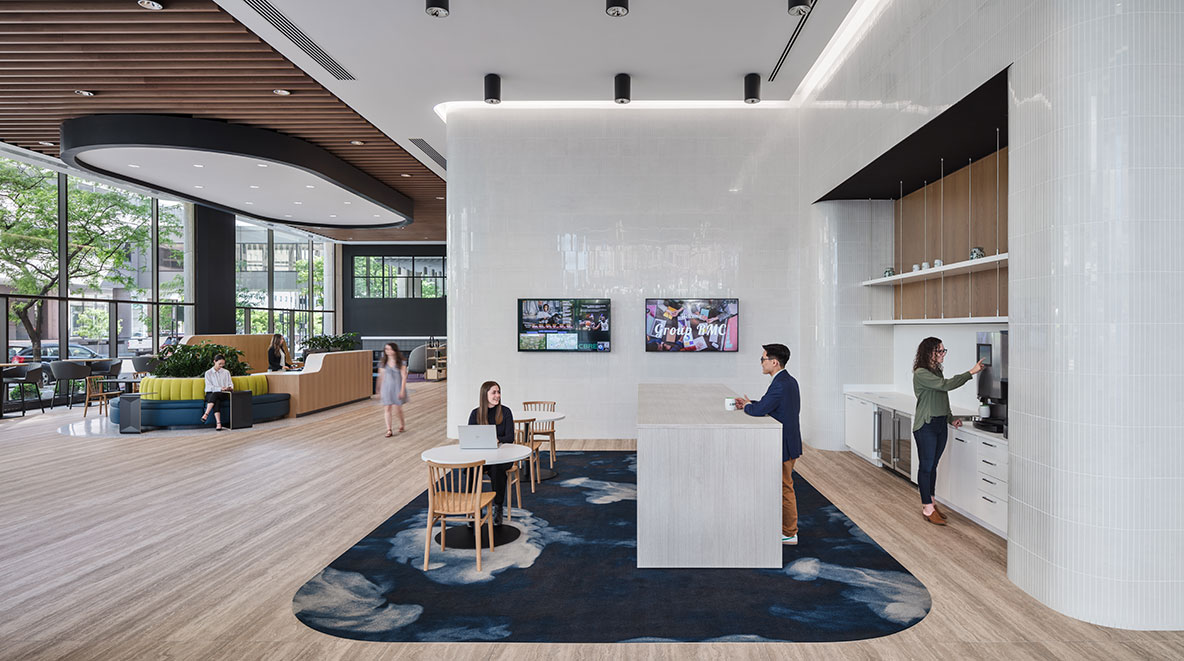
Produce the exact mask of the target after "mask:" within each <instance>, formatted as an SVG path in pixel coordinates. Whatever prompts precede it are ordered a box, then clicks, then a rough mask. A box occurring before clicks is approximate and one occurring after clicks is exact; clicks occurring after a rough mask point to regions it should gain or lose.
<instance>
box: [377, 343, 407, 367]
mask: <svg viewBox="0 0 1184 661" xmlns="http://www.w3.org/2000/svg"><path fill="white" fill-rule="evenodd" d="M387 347H390V349H391V351H394V352H395V369H403V354H402V353H400V352H399V345H397V344H395V343H394V342H387V343H386V346H384V347H383V348H382V360H380V361H379V364H380V365H382V366H383V367H386V364H387V362H388V361H389V360H390V359H389V358H388V357H387V355H386V350H387Z"/></svg>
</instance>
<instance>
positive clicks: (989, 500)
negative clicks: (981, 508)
mask: <svg viewBox="0 0 1184 661" xmlns="http://www.w3.org/2000/svg"><path fill="white" fill-rule="evenodd" d="M979 497H980V498H982V499H983V500H985V501H987V502H988V503H991V504H992V505H995V504H996V503H995V501H993V500H991V499H990V498H987V497H986V496H979Z"/></svg>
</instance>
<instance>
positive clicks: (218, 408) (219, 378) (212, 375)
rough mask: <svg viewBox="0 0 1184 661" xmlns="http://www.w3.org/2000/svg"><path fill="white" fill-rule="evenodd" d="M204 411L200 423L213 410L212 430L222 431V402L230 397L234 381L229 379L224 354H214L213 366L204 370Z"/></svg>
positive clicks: (203, 422)
mask: <svg viewBox="0 0 1184 661" xmlns="http://www.w3.org/2000/svg"><path fill="white" fill-rule="evenodd" d="M205 377H206V412H205V413H203V414H202V416H201V421H202V424H205V422H206V421H207V420H208V419H209V417H210V411H211V410H213V411H214V422H215V423H216V424H217V426H216V427H214V431H222V402H225V401H226V400H228V399H230V392H231V391H233V390H234V382H233V381H231V380H230V372H229V371H227V369H226V356H223V355H222V354H217V355H215V356H214V366H213V367H211V368H210V369H208V370H206V374H205Z"/></svg>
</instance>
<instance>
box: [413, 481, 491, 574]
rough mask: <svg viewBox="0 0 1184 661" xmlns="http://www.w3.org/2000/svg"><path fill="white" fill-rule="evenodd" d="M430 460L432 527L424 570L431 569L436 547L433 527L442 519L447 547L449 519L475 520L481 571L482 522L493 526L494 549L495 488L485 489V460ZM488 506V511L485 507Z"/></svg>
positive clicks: (441, 528) (474, 526)
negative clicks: (482, 510) (432, 549)
mask: <svg viewBox="0 0 1184 661" xmlns="http://www.w3.org/2000/svg"><path fill="white" fill-rule="evenodd" d="M427 463H428V528H427V533H426V536H425V537H424V541H423V570H424V571H427V570H428V554H429V553H430V552H431V548H432V528H433V527H435V525H436V521H437V520H439V521H440V550H441V551H443V550H444V548H445V547H444V536H445V533H446V532H447V529H446V526H445V522H446V521H449V520H452V521H472V522H473V524H474V525H473V533H474V534H475V535H476V536H477V571H481V524H482V523H488V526H489V550H490V551H492V550H493V508H492V507H490V505H491V504H492V503H493V497H494V494H493V492H492V491H482V490H481V474H482V472H484V471H483V467H484V466H485V461H484V460H481V461H475V462H472V463H469V464H437V463H436V462H434V461H429V462H427ZM482 508H485V514H484V515H482V514H481V509H482Z"/></svg>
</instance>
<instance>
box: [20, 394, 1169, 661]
mask: <svg viewBox="0 0 1184 661" xmlns="http://www.w3.org/2000/svg"><path fill="white" fill-rule="evenodd" d="M444 405H445V388H444V384H442V383H439V384H438V383H416V384H413V385H412V400H411V403H410V404H409V405H408V406H407V407H406V411H407V414H408V420H407V427H408V431H407V432H406V433H404V434H402V435H398V436H396V437H394V438H390V439H388V438H383V436H382V432H383V430H384V429H385V427H384V424H383V422H382V416H381V412H380V407H379V406H378V405H377V403H376V402H367V403H358V404H353V405H350V406H347V407H343V408H340V409H335V410H333V411H328V412H324V413H319V414H315V415H312V416H308V417H306V418H301V419H299V420H296V421H283V422H279V423H269V424H262V425H259V426H257V427H255V428H253V429H249V430H236V431H226V432H222V433H214V432H212V431H202V432H198V433H193V434H184V435H169V436H162V435H156V436H154V435H153V434H151V433H149V434H145V435H142V436H132V435H129V436H122V437H116V438H74V437H68V436H63V435H61V434H59V433H57V431H56V430H57V428H58V427H59V426H61V425H64V424H67V423H69V422H73V421H76V420H77V419H79V417H80V416H81V411H80V410H79V409H78V408H75V409H74V410H73V411H67V410H64V409H60V408H59V409H57V410H55V411H53V412H50V413H48V414H46V415H41V414H34V415H29V416H27V417H25V418H23V419H19V418H18V419H11V418H10V419H5V420H0V658H3V659H25V658H29V659H59V658H60V659H137V658H170V659H318V660H319V659H350V660H352V659H411V658H418V657H423V656H428V655H431V656H432V657H433V658H440V659H507V660H508V659H514V660H516V661H517V660H520V659H535V658H538V659H542V658H547V659H554V658H598V659H599V658H606V659H685V658H704V659H716V658H751V659H774V658H777V659H783V658H788V659H797V658H801V659H806V658H809V659H832V658H833V659H839V658H842V659H849V658H854V659H881V658H882V659H906V658H907V659H943V660H944V659H962V658H984V659H1050V658H1051V659H1123V658H1162V659H1169V658H1171V659H1180V658H1184V633H1180V632H1133V631H1121V630H1114V629H1106V628H1102V627H1098V626H1093V625H1089V624H1085V623H1082V622H1078V621H1076V620H1072V619H1070V618H1067V617H1064V616H1061V615H1059V614H1057V613H1055V612H1054V611H1052V610H1050V609H1047V608H1045V607H1043V606H1041V605H1040V604H1039V603H1038V602H1036V601H1035V600H1033V599H1031V598H1030V597H1028V596H1027V595H1025V594H1024V593H1023V592H1022V591H1020V590H1019V589H1018V588H1016V587H1015V586H1013V585H1012V584H1011V583H1010V582H1008V580H1007V578H1006V576H1005V572H1004V561H1005V550H1006V549H1005V545H1004V543H1003V541H1002V540H1000V539H999V538H997V537H995V536H993V535H991V534H990V533H987V532H985V531H983V530H982V529H980V528H978V527H976V526H975V525H973V524H971V523H969V522H968V521H966V520H965V519H962V518H961V517H959V516H958V515H956V514H951V515H950V516H951V518H952V521H951V525H950V526H949V527H947V528H938V527H936V526H931V525H928V524H926V523H925V522H923V521H922V520H921V518H920V517H919V516H917V505H916V503H915V500H916V498H915V494H914V492H913V491H912V489H911V488H910V485H908V484H907V483H905V482H904V481H903V480H900V479H897V478H895V477H893V476H891V475H888V474H887V473H885V472H884V471H881V470H879V469H876V468H874V467H872V466H869V465H868V464H866V463H864V462H863V461H861V460H860V459H857V458H855V457H853V456H851V455H850V454H848V453H834V452H822V451H808V452H807V454H806V455H805V456H804V457H803V459H802V460H801V461H800V462H799V463H798V466H799V470H800V471H801V473H802V474H803V475H804V476H805V477H806V478H807V479H809V480H810V481H811V482H812V483H813V484H814V485H815V486H816V487H818V489H819V490H821V491H822V492H823V493H824V494H826V496H827V497H828V498H830V499H831V500H832V501H833V502H834V503H835V504H836V505H838V506H839V508H840V509H842V510H843V511H844V512H846V513H847V514H848V515H849V516H850V517H851V518H852V519H853V520H854V521H855V522H856V523H858V524H859V525H860V526H861V527H863V529H864V530H865V531H867V532H868V534H870V535H871V536H872V537H873V538H874V539H875V540H877V541H878V542H879V543H880V544H882V545H883V546H884V547H885V548H886V549H887V550H888V551H889V552H890V553H892V554H893V555H894V556H896V557H897V558H898V559H899V560H900V561H901V562H902V563H904V565H905V566H907V567H908V568H909V570H910V571H912V572H913V573H914V574H916V575H917V576H918V577H919V578H920V579H921V580H922V581H923V582H924V583H925V585H926V586H928V588H929V590H930V592H931V593H932V594H933V601H934V604H933V611H932V613H930V615H929V616H928V617H927V618H925V620H923V621H922V622H921V623H920V624H918V625H917V626H915V627H913V628H911V629H908V630H906V631H904V632H901V633H899V634H896V635H894V636H889V637H885V638H880V639H875V640H870V641H860V642H853V643H836V644H796V645H795V644H778V645H772V644H731V645H719V644H681V645H665V644H644V645H527V644H512V645H510V644H480V643H464V644H436V645H425V644H392V643H362V642H355V641H347V640H339V639H335V638H331V637H328V636H325V635H323V634H320V633H317V632H315V631H313V630H311V629H308V628H306V627H304V626H303V625H301V624H300V623H299V622H298V621H297V620H296V619H295V617H293V615H292V605H291V604H292V596H293V595H294V594H295V592H296V590H297V589H298V588H299V587H300V586H301V585H302V584H303V583H304V582H305V581H307V580H308V579H309V578H310V577H312V576H313V575H314V574H316V573H317V572H318V571H320V570H321V569H322V568H323V567H325V565H327V564H328V563H329V562H330V561H332V560H333V559H334V558H335V557H337V556H338V555H339V554H340V553H342V552H343V551H345V550H346V549H348V548H349V547H350V546H352V545H353V544H354V542H355V541H357V540H358V539H360V538H361V537H362V536H363V535H365V534H366V533H367V532H369V531H370V530H372V529H373V528H374V527H376V526H377V525H378V524H379V523H381V522H382V521H383V520H385V519H386V518H388V517H389V516H390V515H391V514H393V513H394V512H396V511H397V510H398V509H399V508H401V507H402V506H403V505H404V504H406V503H407V502H408V501H410V500H411V499H412V498H413V497H415V496H416V495H417V494H418V493H420V492H421V491H422V490H423V488H424V485H423V480H424V470H423V466H422V464H421V463H420V461H419V453H420V452H422V451H423V450H424V449H426V448H429V447H433V446H435V445H441V444H444V443H445V442H446V441H445V440H444ZM92 415H93V413H92ZM560 447H561V449H563V448H569V449H632V448H633V442H632V441H567V442H561V443H560ZM559 467H560V468H562V465H560V466H559ZM802 534H805V535H808V534H809V531H808V530H807V531H803V533H802ZM719 607H720V608H721V609H730V608H733V607H734V606H733V605H730V604H720V605H719Z"/></svg>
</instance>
